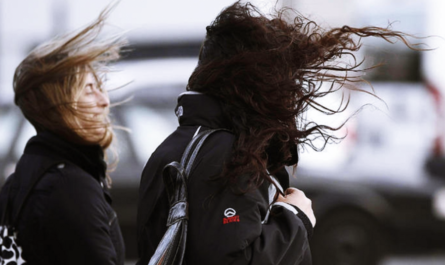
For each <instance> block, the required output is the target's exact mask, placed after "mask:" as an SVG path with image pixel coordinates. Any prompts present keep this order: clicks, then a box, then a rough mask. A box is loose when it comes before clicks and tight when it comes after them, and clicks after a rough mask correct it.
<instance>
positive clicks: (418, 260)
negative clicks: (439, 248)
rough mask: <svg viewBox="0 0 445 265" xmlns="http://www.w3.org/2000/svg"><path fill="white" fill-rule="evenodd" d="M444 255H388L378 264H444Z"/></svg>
mask: <svg viewBox="0 0 445 265" xmlns="http://www.w3.org/2000/svg"><path fill="white" fill-rule="evenodd" d="M444 264H445V256H428V257H403V258H401V257H390V258H386V259H385V260H384V261H383V262H381V263H380V264H379V265H444Z"/></svg>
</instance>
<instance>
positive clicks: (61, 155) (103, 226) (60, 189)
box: [0, 132, 124, 265]
mask: <svg viewBox="0 0 445 265" xmlns="http://www.w3.org/2000/svg"><path fill="white" fill-rule="evenodd" d="M53 161H54V162H58V161H62V162H61V163H60V164H58V165H57V166H54V167H53V168H51V169H50V170H49V171H47V173H46V174H45V175H43V177H42V178H41V180H40V181H39V182H38V183H37V185H36V186H35V188H34V189H33V190H32V192H31V194H30V197H29V199H28V200H27V201H26V204H25V206H24V208H23V210H22V213H21V215H20V217H19V219H18V226H17V230H18V242H19V244H20V245H21V246H22V249H23V258H24V259H25V260H26V261H27V264H30V265H37V264H42V265H43V264H45V265H51V264H54V265H56V264H57V265H60V264H64V265H69V264H73V265H75V264H76V265H78V264H83V265H86V264H91V265H93V264H94V265H100V264H104V265H105V264H107V265H112V264H113V265H122V264H124V243H123V239H122V235H121V231H120V228H119V224H118V220H117V217H116V213H115V212H114V210H113V209H112V208H111V205H110V204H111V197H110V195H109V193H108V190H107V188H106V185H104V183H105V178H104V177H105V170H106V164H105V162H104V161H103V151H102V149H101V148H100V146H80V145H74V144H71V143H68V142H66V141H64V140H62V139H60V138H58V137H56V136H55V135H53V134H50V133H46V132H44V133H39V134H38V135H37V136H35V137H33V138H31V139H30V141H29V142H28V143H27V145H26V148H25V151H24V154H23V156H22V157H21V158H20V160H19V162H18V164H17V167H16V172H15V173H14V174H13V175H11V177H9V178H8V181H7V183H6V184H5V185H4V187H3V188H2V191H1V193H0V209H1V210H0V212H2V211H3V208H4V207H5V204H6V201H7V200H8V199H9V202H10V206H12V215H13V216H16V213H17V209H18V208H19V207H18V202H19V201H20V200H21V198H23V197H24V192H25V191H26V189H27V186H28V185H30V183H31V182H32V181H33V179H34V178H36V177H37V176H36V175H35V172H36V171H38V170H39V167H41V165H42V164H47V163H48V162H53ZM10 187H11V189H9V188H10ZM8 191H9V192H8Z"/></svg>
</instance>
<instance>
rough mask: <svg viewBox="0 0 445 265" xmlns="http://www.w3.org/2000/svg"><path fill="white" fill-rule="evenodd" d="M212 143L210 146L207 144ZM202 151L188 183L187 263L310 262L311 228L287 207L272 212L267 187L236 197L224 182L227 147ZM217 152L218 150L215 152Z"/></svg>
mask: <svg viewBox="0 0 445 265" xmlns="http://www.w3.org/2000/svg"><path fill="white" fill-rule="evenodd" d="M206 145H207V143H206ZM208 146H209V148H212V151H213V152H206V151H205V150H204V151H203V154H204V155H203V156H202V157H201V159H200V160H197V165H196V167H195V166H194V167H195V169H194V171H193V172H192V175H191V176H190V179H189V185H188V187H189V221H188V223H189V227H188V237H187V251H186V262H187V264H255V265H258V264H259V265H266V264H274V265H276V264H283V265H284V264H286V265H289V264H304V265H309V264H311V255H310V248H309V243H308V236H307V234H308V233H307V230H306V228H305V225H304V222H303V221H302V219H300V217H299V216H298V215H296V214H295V212H293V211H291V210H289V209H287V208H285V207H283V206H282V205H275V206H272V208H271V212H270V215H269V218H268V220H267V222H263V221H264V220H265V216H266V215H267V210H268V209H269V202H268V197H269V196H268V185H266V184H265V185H262V186H261V187H259V188H258V189H256V190H254V191H251V192H248V193H244V194H236V193H234V192H232V191H231V190H230V189H228V188H226V189H224V190H222V191H221V185H222V184H221V181H220V180H209V179H210V178H211V177H212V176H217V175H218V174H219V172H221V165H223V164H224V161H225V159H224V156H225V155H222V154H224V151H223V149H221V150H219V148H218V146H220V145H218V144H217V143H214V144H213V145H212V143H211V139H210V141H209V145H208ZM215 151H216V152H215Z"/></svg>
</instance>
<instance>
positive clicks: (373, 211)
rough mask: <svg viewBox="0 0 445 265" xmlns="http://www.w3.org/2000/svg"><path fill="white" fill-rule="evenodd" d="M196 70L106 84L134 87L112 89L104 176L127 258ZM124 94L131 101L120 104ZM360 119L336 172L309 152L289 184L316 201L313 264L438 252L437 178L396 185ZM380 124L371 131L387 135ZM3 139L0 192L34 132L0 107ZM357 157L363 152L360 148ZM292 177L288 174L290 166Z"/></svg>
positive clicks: (443, 196) (160, 66)
mask: <svg viewBox="0 0 445 265" xmlns="http://www.w3.org/2000/svg"><path fill="white" fill-rule="evenodd" d="M195 65H196V58H182V59H168V60H161V59H157V60H148V61H131V62H123V63H121V64H120V65H118V68H122V69H124V70H123V71H122V72H117V75H116V76H114V77H112V78H111V79H112V80H111V83H113V82H114V81H113V80H115V81H116V84H115V86H116V87H118V86H119V85H120V84H122V83H126V82H127V81H131V80H133V79H134V80H135V81H134V82H133V83H131V84H129V85H128V86H127V87H124V88H122V89H118V90H116V91H113V92H110V97H111V98H112V102H114V103H116V102H123V103H122V104H115V105H116V106H114V107H113V108H112V117H113V119H114V122H115V124H117V125H120V126H123V127H125V128H128V129H129V130H130V132H127V131H125V130H116V134H117V136H118V140H119V141H118V146H117V150H118V152H119V164H118V167H117V169H116V170H115V171H114V172H112V173H111V177H112V179H113V188H112V191H111V192H112V196H113V207H114V209H115V210H116V212H117V213H118V216H119V219H120V225H121V228H122V232H123V236H124V240H125V243H126V249H127V253H126V257H127V259H132V260H134V259H136V258H137V246H136V209H137V197H138V187H139V179H140V175H141V172H142V169H143V167H144V164H145V163H146V161H147V160H148V158H149V157H150V155H151V153H152V152H153V151H154V150H155V148H156V147H157V146H158V144H160V143H161V142H162V141H163V139H164V138H166V137H167V136H168V135H169V134H170V133H171V132H173V131H174V130H175V128H176V127H177V124H178V123H177V119H176V116H175V114H174V107H175V105H176V97H177V95H178V94H179V93H181V92H183V91H184V90H185V87H186V84H187V78H188V76H189V75H190V73H191V71H193V68H194V67H195ZM128 73H130V75H127V74H128ZM119 83H120V84H119ZM413 91H417V90H413ZM407 93H409V92H407ZM131 96H133V97H132V99H131V100H130V101H129V102H126V103H125V102H124V101H125V100H126V99H127V98H129V97H131ZM414 96H416V94H415V93H414ZM407 102H409V101H407ZM363 117H364V118H365V119H361V120H357V121H355V122H353V124H355V126H356V127H357V128H356V129H355V130H356V132H355V133H356V134H357V135H356V138H357V139H355V140H354V143H352V146H353V147H352V149H351V150H352V151H351V150H349V151H345V150H343V151H342V152H343V153H345V152H346V153H347V154H346V155H344V154H343V155H342V157H343V164H342V166H338V165H339V164H341V163H340V160H338V158H337V159H336V160H335V159H334V158H333V157H335V156H337V157H338V156H339V154H340V152H334V154H332V152H331V154H330V153H329V152H327V154H328V156H329V155H331V157H330V160H331V161H336V162H335V164H336V167H330V166H329V164H328V163H326V162H324V161H323V162H320V161H322V160H320V158H317V157H315V158H314V159H313V161H312V162H310V161H309V160H310V159H307V158H306V157H309V155H308V154H306V153H303V154H301V157H302V159H301V162H300V165H299V167H298V169H297V172H296V177H294V178H292V179H291V184H292V185H293V186H296V187H298V188H301V189H302V190H304V191H305V193H306V194H307V196H308V197H310V198H311V199H312V201H313V207H314V211H315V215H316V216H317V226H316V228H315V232H314V236H313V238H312V240H311V248H312V251H313V257H314V264H315V265H327V264H333V265H336V264H343V265H349V264H351V265H358V264H359V265H368V264H369V265H371V264H378V263H377V262H378V260H380V259H381V258H382V257H383V256H384V255H386V254H391V253H398V254H407V253H409V254H412V253H415V252H417V253H426V252H428V253H430V252H431V251H443V247H444V246H445V221H444V220H445V192H444V190H443V187H444V186H445V185H444V183H443V181H442V180H440V179H433V178H430V177H429V176H428V175H425V173H421V174H422V175H421V176H417V177H418V178H419V179H421V180H422V181H418V182H405V181H404V180H403V176H401V177H400V178H394V176H395V175H397V174H396V173H397V172H395V171H396V170H394V169H392V170H390V169H391V167H390V165H389V166H387V169H386V170H380V169H379V164H380V163H381V162H380V161H379V160H378V156H380V154H379V153H375V152H374V151H375V149H376V148H375V147H376V145H375V144H374V143H372V141H367V140H366V139H368V138H369V139H375V137H374V138H373V137H368V138H367V136H366V134H367V133H368V134H373V133H380V137H381V138H380V140H384V139H386V138H385V137H386V136H385V135H383V134H381V132H382V130H380V132H379V131H378V130H377V131H375V130H372V128H374V126H376V125H373V124H372V122H369V123H367V122H368V120H369V119H371V118H369V117H367V116H366V115H364V116H363ZM371 120H372V119H371ZM362 123H364V124H362ZM366 124H368V125H366ZM366 126H368V127H369V126H370V127H369V128H368V127H366ZM382 126H383V125H381V124H379V125H378V126H377V127H380V128H381V129H382V128H385V127H382ZM385 126H387V125H385ZM388 126H389V125H388ZM402 127H403V126H402ZM406 128H408V127H406ZM406 128H405V127H403V128H402V129H401V130H402V131H403V130H405V129H406ZM387 131H388V132H394V131H393V130H387ZM0 133H1V135H2V137H0V173H1V174H2V175H1V178H0V185H1V184H2V183H3V182H4V181H5V179H6V177H7V176H8V175H9V174H10V173H11V172H12V171H13V170H14V166H15V163H16V162H17V159H18V158H19V157H20V155H21V154H22V152H23V148H24V145H25V144H26V141H27V140H28V139H29V137H30V136H31V135H32V134H33V133H35V132H34V131H33V128H32V126H31V125H30V124H29V123H28V122H26V121H25V120H24V118H23V117H22V115H21V113H20V111H19V110H18V108H17V107H15V106H14V107H12V106H11V105H3V106H0ZM396 137H399V136H396ZM373 146H374V147H373ZM349 147H350V148H351V146H349ZM366 148H368V149H369V150H371V151H372V150H374V151H372V152H374V157H375V158H376V159H374V160H373V158H372V156H371V157H368V156H365V155H362V151H363V150H365V149H366ZM378 148H380V149H381V150H380V151H381V152H382V154H385V153H386V152H389V149H392V148H396V149H397V148H398V147H397V146H390V148H389V149H388V148H386V149H385V146H384V145H381V146H380V147H378ZM422 148H427V146H423V147H422ZM401 150H402V151H403V152H406V150H405V149H401ZM363 154H368V152H365V151H363ZM385 159H389V158H388V157H386V158H385ZM416 159H420V158H418V157H413V158H412V160H413V161H417V160H416ZM401 160H403V158H401ZM305 161H306V162H305ZM317 161H318V162H317ZM326 161H329V158H328V159H326ZM409 161H411V160H409ZM367 163H369V164H370V165H367V167H365V166H361V165H360V164H367ZM399 164H400V163H399ZM403 166H404V164H403V163H402V167H403ZM393 167H394V166H393ZM289 171H290V172H291V173H294V172H292V171H293V170H292V169H289ZM405 171H406V170H405ZM405 171H403V170H402V171H400V172H401V173H404V172H405ZM418 172H423V171H421V170H419V171H418ZM386 173H387V174H388V175H385V174H386ZM419 174H420V173H419ZM383 180H385V181H383ZM191 218H193V217H191Z"/></svg>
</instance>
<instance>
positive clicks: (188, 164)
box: [181, 129, 230, 179]
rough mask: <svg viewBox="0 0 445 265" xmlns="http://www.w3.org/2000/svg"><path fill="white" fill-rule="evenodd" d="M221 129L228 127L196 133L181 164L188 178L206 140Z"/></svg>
mask: <svg viewBox="0 0 445 265" xmlns="http://www.w3.org/2000/svg"><path fill="white" fill-rule="evenodd" d="M219 131H227V132H230V131H229V130H227V129H212V130H207V131H203V132H200V133H199V134H198V135H196V136H195V137H194V138H193V139H192V140H191V141H190V143H189V144H188V146H187V148H186V149H185V152H184V154H183V155H182V159H181V164H182V166H183V167H184V175H185V177H186V178H187V179H188V177H189V174H190V171H191V170H192V166H193V163H194V162H195V159H196V156H197V155H198V152H199V150H201V147H202V145H203V144H204V142H205V140H206V139H207V138H208V137H209V136H210V135H211V134H213V133H215V132H219Z"/></svg>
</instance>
